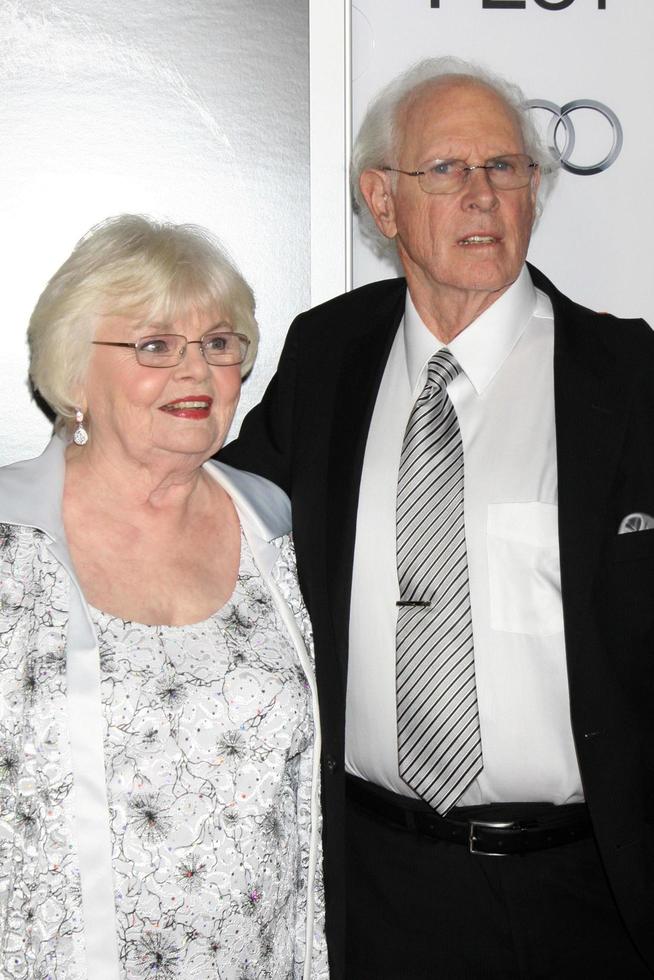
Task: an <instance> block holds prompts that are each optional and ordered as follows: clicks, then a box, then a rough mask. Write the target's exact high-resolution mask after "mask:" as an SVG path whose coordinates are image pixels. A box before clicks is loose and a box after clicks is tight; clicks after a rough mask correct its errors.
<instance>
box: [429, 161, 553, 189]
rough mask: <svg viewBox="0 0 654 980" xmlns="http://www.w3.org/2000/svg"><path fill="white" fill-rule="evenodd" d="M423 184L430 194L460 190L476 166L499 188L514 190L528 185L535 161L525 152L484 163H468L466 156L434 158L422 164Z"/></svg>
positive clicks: (476, 168)
mask: <svg viewBox="0 0 654 980" xmlns="http://www.w3.org/2000/svg"><path fill="white" fill-rule="evenodd" d="M420 170H421V171H423V173H421V174H420V175H419V176H418V180H419V182H420V186H421V187H422V189H423V190H424V191H426V192H427V193H428V194H448V193H451V192H452V191H456V190H458V189H459V188H460V187H461V186H462V185H463V184H464V183H465V182H466V180H468V178H469V176H470V174H471V172H472V171H474V170H484V171H485V172H486V175H487V177H488V180H489V181H490V183H491V184H492V185H493V187H496V188H497V189H498V190H514V189H517V188H518V187H525V186H526V185H527V184H528V183H529V178H530V176H531V174H532V171H533V170H534V164H533V161H532V160H531V158H530V157H528V156H527V155H526V154H522V153H515V154H511V153H509V154H506V155H504V156H501V157H494V158H493V159H491V160H487V161H486V163H484V164H479V165H476V166H469V165H468V164H467V163H466V162H465V160H434V161H433V162H431V163H428V164H425V165H424V166H423V167H420Z"/></svg>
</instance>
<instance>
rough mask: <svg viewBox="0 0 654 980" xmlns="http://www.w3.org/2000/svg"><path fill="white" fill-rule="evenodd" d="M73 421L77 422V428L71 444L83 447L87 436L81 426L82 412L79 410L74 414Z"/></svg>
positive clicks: (87, 438) (87, 439)
mask: <svg viewBox="0 0 654 980" xmlns="http://www.w3.org/2000/svg"><path fill="white" fill-rule="evenodd" d="M75 421H76V422H77V428H76V429H75V431H74V432H73V442H74V443H75V445H76V446H85V445H86V444H87V442H88V441H89V434H88V432H87V431H86V429H85V428H84V426H83V425H82V423H83V421H84V412H82V411H81V409H79V408H78V409H77V411H76V412H75Z"/></svg>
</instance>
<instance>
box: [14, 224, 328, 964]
mask: <svg viewBox="0 0 654 980" xmlns="http://www.w3.org/2000/svg"><path fill="white" fill-rule="evenodd" d="M29 343H30V349H31V377H32V381H33V384H34V386H35V387H36V389H38V391H39V392H40V394H41V395H42V397H43V398H44V399H45V400H46V401H47V402H48V403H49V404H50V405H51V407H52V409H53V410H54V412H55V413H56V416H57V423H56V433H57V434H56V435H55V436H54V438H53V439H52V441H51V442H50V444H49V445H48V447H47V448H46V450H45V452H44V453H43V454H42V455H41V456H40V457H39V458H37V459H34V460H28V461H25V462H21V463H17V464H14V465H12V466H8V467H5V468H4V469H3V470H1V471H0V521H2V528H1V530H2V534H1V539H2V540H1V545H2V550H1V554H0V559H1V561H2V570H1V596H0V598H1V606H0V665H1V670H0V692H1V696H2V705H3V712H2V717H1V731H0V874H1V876H2V877H1V881H0V888H1V891H0V898H1V902H2V916H1V925H0V938H1V941H2V961H1V963H0V973H1V974H2V976H4V977H11V978H34V980H37V978H39V980H44V978H53V980H54V978H56V980H82V978H84V980H121V978H130V980H131V978H134V980H137V978H149V980H150V978H151V980H155V978H156V980H173V978H177V977H180V978H188V980H191V978H197V980H204V978H212V977H215V978H220V980H237V978H238V980H241V978H252V980H254V978H264V977H265V978H271V980H286V978H291V977H293V978H300V977H301V978H304V980H308V978H318V977H320V978H323V977H326V976H327V966H326V954H325V948H324V938H323V923H322V904H321V875H320V843H319V829H320V828H319V810H318V792H319V789H318V754H319V730H318V716H317V704H316V693H315V684H314V676H313V666H312V662H311V659H310V649H311V646H310V637H309V624H308V620H307V616H306V612H305V609H304V606H303V604H302V600H301V597H300V592H299V589H298V586H297V581H296V578H295V572H294V567H295V566H294V559H293V549H292V545H291V543H290V540H289V537H288V532H289V526H290V524H289V518H290V510H289V504H288V500H287V498H286V497H285V496H284V494H282V493H281V491H280V490H278V489H277V488H276V487H274V486H273V485H272V484H269V483H268V482H267V481H265V480H262V479H261V478H259V477H255V476H252V475H250V474H244V473H239V472H237V471H235V470H232V469H230V467H228V466H223V465H219V464H216V463H213V462H208V460H209V458H210V457H211V456H212V455H213V454H214V453H215V452H216V451H217V450H218V449H219V447H220V446H221V445H222V443H223V440H224V439H225V436H226V435H227V431H228V429H229V427H230V423H231V421H232V417H233V415H234V409H235V407H236V403H237V401H238V397H239V391H240V386H241V376H242V375H243V374H244V373H245V372H246V371H247V370H248V369H249V368H250V366H251V365H252V362H253V360H254V355H255V349H256V343H257V327H256V322H255V319H254V301H253V296H252V293H251V291H250V289H249V287H248V286H247V284H246V283H245V281H244V280H243V279H242V277H241V276H240V274H239V273H238V272H237V270H236V269H235V268H234V266H233V265H232V264H231V263H230V261H229V260H228V259H227V258H226V257H225V255H224V254H223V253H222V252H221V251H220V249H219V248H218V246H217V245H216V243H215V242H214V241H213V240H212V239H211V237H210V236H209V235H208V234H207V233H205V232H204V231H202V230H201V229H198V228H195V227H191V226H183V225H182V226H173V225H161V224H156V223H154V222H152V221H150V220H147V219H145V218H142V217H135V216H124V217H120V218H115V219H110V220H108V221H106V222H104V223H103V224H101V225H99V226H98V227H97V228H95V229H93V230H92V231H91V232H90V233H89V234H88V235H87V236H86V237H85V238H83V239H82V240H81V242H80V243H79V244H78V245H77V247H76V248H75V250H74V251H73V253H72V255H71V256H70V258H69V259H68V260H67V261H66V262H65V263H64V265H63V266H62V267H61V268H60V269H59V271H58V272H57V273H56V274H55V275H54V277H53V278H52V280H51V281H50V282H49V284H48V285H47V287H46V289H45V291H44V292H43V294H42V296H41V298H40V299H39V302H38V304H37V306H36V309H35V311H34V313H33V315H32V319H31V322H30V327H29Z"/></svg>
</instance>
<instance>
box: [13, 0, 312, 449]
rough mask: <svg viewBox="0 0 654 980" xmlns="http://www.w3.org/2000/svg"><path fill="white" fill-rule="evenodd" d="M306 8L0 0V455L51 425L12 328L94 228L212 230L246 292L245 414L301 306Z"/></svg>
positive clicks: (286, 1) (43, 437) (198, 1)
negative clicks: (252, 343)
mask: <svg viewBox="0 0 654 980" xmlns="http://www.w3.org/2000/svg"><path fill="white" fill-rule="evenodd" d="M308 15H309V0H275V2H274V3H272V4H268V3H260V2H258V0H138V2H136V3H134V2H132V0H104V2H103V3H97V2H95V0H57V3H56V4H53V3H52V2H51V0H0V56H1V57H0V77H1V78H2V100H1V102H0V172H1V173H2V182H1V183H0V220H1V226H0V227H1V229H2V231H1V234H0V263H1V268H2V273H3V293H2V326H1V331H2V334H1V336H2V354H3V356H2V358H0V463H6V462H10V461H11V460H13V459H17V458H19V457H25V456H31V455H32V456H33V455H35V454H36V453H38V452H40V450H41V449H42V448H43V446H44V445H45V443H46V441H47V439H48V437H49V433H50V426H49V423H48V422H47V420H46V418H45V417H44V416H43V415H42V414H41V412H40V411H39V409H38V408H37V407H36V405H35V404H34V403H33V402H31V400H30V396H29V392H28V388H27V350H26V346H25V330H26V327H27V321H28V317H29V314H30V312H31V310H32V308H33V306H34V304H35V302H36V299H37V297H38V295H39V293H40V291H41V289H42V288H43V286H44V285H45V283H46V280H47V279H48V277H49V276H50V275H51V274H52V273H53V272H54V271H55V269H56V268H57V266H58V265H59V264H60V263H61V262H62V261H63V260H64V259H65V258H66V256H67V255H68V254H69V252H70V250H71V249H72V247H73V245H74V244H75V242H76V241H77V239H78V238H79V237H80V236H81V235H82V233H83V232H85V231H86V230H87V229H88V228H89V227H90V226H91V225H92V224H94V223H96V222H97V221H99V220H100V219H102V218H104V217H106V216H108V215H111V214H117V213H120V212H124V211H137V212H146V213H149V214H152V215H154V216H156V217H161V218H167V219H170V220H173V221H176V222H186V221H191V222H196V223H199V224H202V225H206V226H207V227H209V228H211V230H212V231H214V232H215V233H216V234H217V235H218V236H219V237H220V238H221V239H222V240H223V242H224V243H225V245H226V246H227V247H228V249H229V251H230V252H231V253H232V255H233V256H234V258H235V259H236V261H237V263H238V264H239V266H240V267H241V270H242V271H243V273H244V275H245V277H246V278H247V279H248V280H249V281H250V283H251V284H252V286H253V288H254V290H255V294H256V297H257V308H258V316H259V321H260V324H261V334H262V344H261V351H260V356H259V360H258V362H257V364H256V366H255V369H254V372H253V374H252V376H251V378H250V379H249V380H248V381H247V382H246V385H245V387H244V391H243V396H242V399H241V406H240V408H239V412H238V415H237V422H238V419H240V418H241V417H242V414H243V412H244V411H245V410H246V409H247V408H248V407H250V406H251V405H253V404H255V403H256V402H257V401H258V400H259V398H260V396H261V393H262V391H263V388H264V386H265V383H266V382H267V380H268V378H269V377H270V375H271V374H272V371H273V370H274V366H275V364H276V362H277V357H278V354H279V349H280V347H281V344H282V342H283V339H284V336H285V334H286V330H287V328H288V324H289V321H290V319H291V318H292V317H293V316H294V315H295V314H296V313H297V312H299V311H300V310H301V309H304V308H305V307H306V306H307V305H308V304H309V299H310V295H309V282H310V248H309V235H310V229H309V200H310V198H309V192H310V183H309V65H308V60H309V59H308V43H309V16H308Z"/></svg>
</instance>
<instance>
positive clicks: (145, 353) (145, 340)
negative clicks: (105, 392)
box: [91, 330, 250, 368]
mask: <svg viewBox="0 0 654 980" xmlns="http://www.w3.org/2000/svg"><path fill="white" fill-rule="evenodd" d="M91 343H92V344H96V345H97V346H98V347H129V348H130V349H131V350H133V351H134V352H135V354H136V360H137V361H138V362H139V364H142V365H143V367H154V368H168V367H175V366H176V365H177V364H180V363H181V362H182V360H183V359H184V356H185V354H186V348H187V347H188V345H189V344H199V345H200V350H201V351H202V355H203V357H204V359H205V361H206V362H207V364H213V365H215V366H220V367H231V366H232V365H233V364H242V363H243V361H244V360H245V358H246V356H247V352H248V347H249V346H250V340H249V338H248V337H246V336H245V334H242V333H233V332H232V331H229V332H227V331H225V330H210V331H209V333H205V335H204V336H203V337H200V339H199V340H187V339H186V337H183V336H182V335H181V334H178V333H158V334H153V335H152V336H151V337H141V338H140V339H139V340H137V341H136V343H133V344H130V343H127V342H124V341H118V340H92V341H91Z"/></svg>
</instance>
